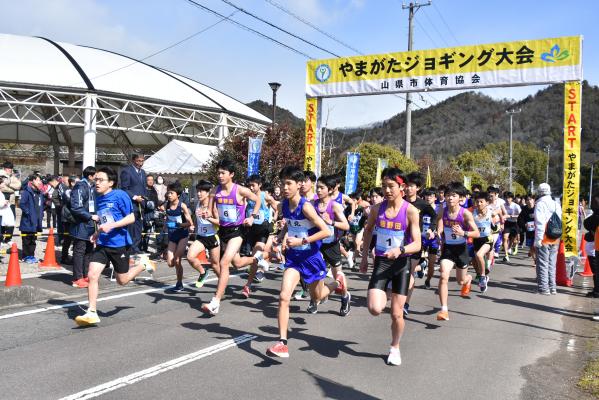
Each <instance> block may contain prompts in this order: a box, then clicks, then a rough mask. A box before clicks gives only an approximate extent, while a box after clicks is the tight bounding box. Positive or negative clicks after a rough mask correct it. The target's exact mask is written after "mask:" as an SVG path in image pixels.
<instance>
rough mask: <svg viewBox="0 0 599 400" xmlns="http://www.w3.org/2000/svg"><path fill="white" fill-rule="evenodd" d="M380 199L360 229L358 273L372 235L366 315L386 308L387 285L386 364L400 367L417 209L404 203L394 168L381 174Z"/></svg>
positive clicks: (416, 246)
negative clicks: (388, 335)
mask: <svg viewBox="0 0 599 400" xmlns="http://www.w3.org/2000/svg"><path fill="white" fill-rule="evenodd" d="M382 182H383V193H384V196H385V197H384V198H385V200H383V202H382V203H380V204H375V205H373V206H372V207H371V209H370V213H369V215H368V221H367V222H366V226H365V228H364V242H363V244H362V249H363V250H362V262H361V263H360V272H362V273H365V272H366V271H367V270H368V257H367V254H368V251H369V249H370V242H371V241H372V239H373V233H376V244H375V247H374V252H375V257H374V268H373V271H372V275H371V277H370V283H369V284H368V300H367V302H368V311H370V314H372V315H374V316H378V315H380V314H381V313H382V312H383V310H384V309H385V307H386V305H387V293H386V288H387V284H388V283H389V282H391V292H392V294H391V346H390V349H389V355H388V357H387V364H390V365H400V364H401V354H400V352H399V342H400V340H401V336H402V334H403V331H404V327H405V321H404V318H403V308H404V304H405V302H406V299H407V295H408V286H409V284H410V264H409V263H408V261H409V258H410V255H411V254H415V253H418V252H419V251H420V248H421V243H422V241H421V234H420V222H419V216H418V209H417V208H416V207H414V206H413V205H411V204H410V203H408V202H407V201H406V200H404V198H403V197H404V193H405V188H406V178H405V177H404V176H403V174H402V172H401V170H399V169H398V168H385V169H384V170H383V173H382Z"/></svg>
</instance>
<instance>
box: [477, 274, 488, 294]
mask: <svg viewBox="0 0 599 400" xmlns="http://www.w3.org/2000/svg"><path fill="white" fill-rule="evenodd" d="M488 282H489V277H488V276H481V277H480V280H479V282H478V287H479V289H480V292H481V293H484V292H486V291H487V286H488V285H487V283H488Z"/></svg>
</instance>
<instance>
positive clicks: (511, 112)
mask: <svg viewBox="0 0 599 400" xmlns="http://www.w3.org/2000/svg"><path fill="white" fill-rule="evenodd" d="M520 112H522V110H521V109H518V110H508V111H506V113H507V114H508V115H509V116H510V192H511V191H512V179H513V175H512V164H513V157H512V134H513V128H514V124H513V117H514V114H519V113H520Z"/></svg>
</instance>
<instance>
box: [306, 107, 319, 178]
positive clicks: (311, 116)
mask: <svg viewBox="0 0 599 400" xmlns="http://www.w3.org/2000/svg"><path fill="white" fill-rule="evenodd" d="M316 112H317V99H314V98H308V99H306V144H305V154H306V155H305V158H304V169H305V170H307V171H313V172H314V171H316V147H317V145H318V141H317V140H318V123H317V122H318V120H317V115H316Z"/></svg>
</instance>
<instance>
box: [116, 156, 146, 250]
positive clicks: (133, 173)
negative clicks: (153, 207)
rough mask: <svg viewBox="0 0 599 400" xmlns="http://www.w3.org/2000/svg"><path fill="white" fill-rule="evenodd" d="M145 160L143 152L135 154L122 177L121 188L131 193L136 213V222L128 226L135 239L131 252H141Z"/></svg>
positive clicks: (144, 195) (132, 238)
mask: <svg viewBox="0 0 599 400" xmlns="http://www.w3.org/2000/svg"><path fill="white" fill-rule="evenodd" d="M144 161H145V159H144V156H143V154H133V155H132V157H131V165H128V166H127V167H125V168H124V169H123V170H122V171H121V177H120V180H121V182H120V188H121V189H122V190H124V191H125V192H127V194H128V195H129V198H130V199H131V202H132V203H133V214H134V215H135V223H133V224H131V225H128V226H127V230H128V231H129V235H131V240H132V241H133V244H132V245H131V254H137V253H139V252H140V245H141V233H142V230H143V221H142V213H143V209H144V204H143V202H144V198H145V197H146V171H144V170H143V169H142V167H143V165H144Z"/></svg>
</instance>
